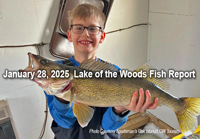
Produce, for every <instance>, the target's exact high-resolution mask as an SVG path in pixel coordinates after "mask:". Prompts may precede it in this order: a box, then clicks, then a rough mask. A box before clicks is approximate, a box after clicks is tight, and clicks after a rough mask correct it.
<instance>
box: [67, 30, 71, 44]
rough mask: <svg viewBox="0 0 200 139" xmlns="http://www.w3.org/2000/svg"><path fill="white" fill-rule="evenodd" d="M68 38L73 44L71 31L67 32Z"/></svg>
mask: <svg viewBox="0 0 200 139" xmlns="http://www.w3.org/2000/svg"><path fill="white" fill-rule="evenodd" d="M67 38H68V40H69V41H70V42H72V35H71V32H70V30H68V31H67Z"/></svg>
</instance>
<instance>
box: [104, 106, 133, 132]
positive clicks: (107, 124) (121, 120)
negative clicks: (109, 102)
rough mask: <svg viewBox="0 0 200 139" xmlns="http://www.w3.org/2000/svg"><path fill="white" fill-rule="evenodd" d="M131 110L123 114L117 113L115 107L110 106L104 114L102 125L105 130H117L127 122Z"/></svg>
mask: <svg viewBox="0 0 200 139" xmlns="http://www.w3.org/2000/svg"><path fill="white" fill-rule="evenodd" d="M129 113H130V112H127V113H126V114H125V115H123V116H119V115H116V114H115V113H114V112H113V108H112V107H109V108H108V109H107V111H106V112H105V113H104V115H103V119H102V127H103V129H104V130H117V129H118V128H120V127H121V126H122V125H123V124H125V123H126V121H127V119H128V116H129Z"/></svg>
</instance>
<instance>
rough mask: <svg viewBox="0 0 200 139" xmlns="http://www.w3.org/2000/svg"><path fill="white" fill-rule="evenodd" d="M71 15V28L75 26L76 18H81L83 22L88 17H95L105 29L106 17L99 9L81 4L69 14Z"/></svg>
mask: <svg viewBox="0 0 200 139" xmlns="http://www.w3.org/2000/svg"><path fill="white" fill-rule="evenodd" d="M68 15H69V19H68V21H69V28H71V25H72V24H73V20H74V19H75V18H80V19H81V20H86V19H87V18H88V17H90V16H93V17H95V18H97V20H98V21H99V24H100V26H101V27H102V29H104V24H105V15H104V13H103V12H102V11H100V10H99V9H98V8H97V7H95V6H94V5H91V4H86V3H85V4H80V5H78V6H76V7H75V8H73V9H72V11H69V12H68Z"/></svg>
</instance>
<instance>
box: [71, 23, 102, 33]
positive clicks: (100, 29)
mask: <svg viewBox="0 0 200 139" xmlns="http://www.w3.org/2000/svg"><path fill="white" fill-rule="evenodd" d="M77 25H78V26H82V27H83V28H84V29H83V31H82V32H81V33H75V32H74V31H73V26H77ZM89 27H98V28H99V32H102V31H103V30H102V27H100V26H89ZM89 27H85V26H83V25H79V24H73V25H71V28H70V30H72V32H73V33H75V34H82V33H83V32H84V30H85V29H87V31H88V33H89V34H90V31H89V30H88V28H89ZM99 32H98V33H97V34H90V35H98V34H99Z"/></svg>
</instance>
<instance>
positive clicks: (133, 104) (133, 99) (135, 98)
mask: <svg viewBox="0 0 200 139" xmlns="http://www.w3.org/2000/svg"><path fill="white" fill-rule="evenodd" d="M137 95H138V93H137V92H134V93H133V96H132V98H131V102H130V104H129V108H131V110H132V111H133V109H135V107H136V101H137Z"/></svg>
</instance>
